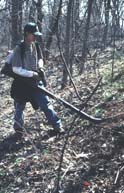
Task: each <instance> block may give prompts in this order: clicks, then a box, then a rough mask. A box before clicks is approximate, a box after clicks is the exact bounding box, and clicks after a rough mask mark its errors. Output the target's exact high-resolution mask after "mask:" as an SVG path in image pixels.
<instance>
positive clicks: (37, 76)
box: [33, 72, 41, 81]
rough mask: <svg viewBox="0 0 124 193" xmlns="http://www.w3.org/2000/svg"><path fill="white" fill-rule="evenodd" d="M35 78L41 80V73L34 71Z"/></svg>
mask: <svg viewBox="0 0 124 193" xmlns="http://www.w3.org/2000/svg"><path fill="white" fill-rule="evenodd" d="M33 78H34V79H35V80H37V81H40V80H41V77H40V76H39V73H37V72H33Z"/></svg>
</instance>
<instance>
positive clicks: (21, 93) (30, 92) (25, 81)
mask: <svg viewBox="0 0 124 193" xmlns="http://www.w3.org/2000/svg"><path fill="white" fill-rule="evenodd" d="M36 89H38V88H37V83H36V81H35V80H34V79H33V78H24V77H20V76H19V77H18V78H15V79H14V80H13V83H12V86H11V91H10V93H11V97H12V98H13V99H16V100H19V101H22V102H30V103H31V105H32V107H33V108H34V109H35V110H37V109H38V104H37V103H36V101H35V100H34V92H36Z"/></svg>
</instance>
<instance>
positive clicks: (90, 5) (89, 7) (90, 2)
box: [80, 0, 94, 74]
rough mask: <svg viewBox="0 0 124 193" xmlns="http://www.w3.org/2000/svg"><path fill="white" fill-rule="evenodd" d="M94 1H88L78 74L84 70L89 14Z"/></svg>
mask: <svg viewBox="0 0 124 193" xmlns="http://www.w3.org/2000/svg"><path fill="white" fill-rule="evenodd" d="M93 2H94V0H88V10H87V12H88V13H87V20H86V26H85V32H84V40H83V48H82V61H81V66H80V74H81V73H82V72H83V70H84V64H85V60H86V57H87V52H88V48H87V40H88V37H89V26H90V18H91V12H92V5H93Z"/></svg>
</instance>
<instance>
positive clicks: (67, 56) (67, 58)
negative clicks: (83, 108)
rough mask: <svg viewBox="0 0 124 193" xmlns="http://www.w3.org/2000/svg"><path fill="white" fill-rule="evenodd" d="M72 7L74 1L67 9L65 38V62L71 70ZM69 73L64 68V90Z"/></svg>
mask: <svg viewBox="0 0 124 193" xmlns="http://www.w3.org/2000/svg"><path fill="white" fill-rule="evenodd" d="M72 7H73V0H69V3H68V8H67V19H66V37H65V42H66V43H65V54H64V56H65V61H66V65H67V67H68V69H70V66H69V65H70V50H71V45H70V41H71V19H72ZM67 78H68V73H67V70H66V68H65V67H64V68H63V78H62V88H64V87H65V86H66V84H67Z"/></svg>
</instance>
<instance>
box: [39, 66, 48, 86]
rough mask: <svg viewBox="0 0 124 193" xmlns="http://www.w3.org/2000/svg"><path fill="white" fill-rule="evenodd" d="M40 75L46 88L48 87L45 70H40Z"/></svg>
mask: <svg viewBox="0 0 124 193" xmlns="http://www.w3.org/2000/svg"><path fill="white" fill-rule="evenodd" d="M38 75H39V77H40V79H41V80H42V82H43V84H44V86H45V87H46V86H47V82H46V76H45V72H44V70H42V69H39V70H38Z"/></svg>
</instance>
